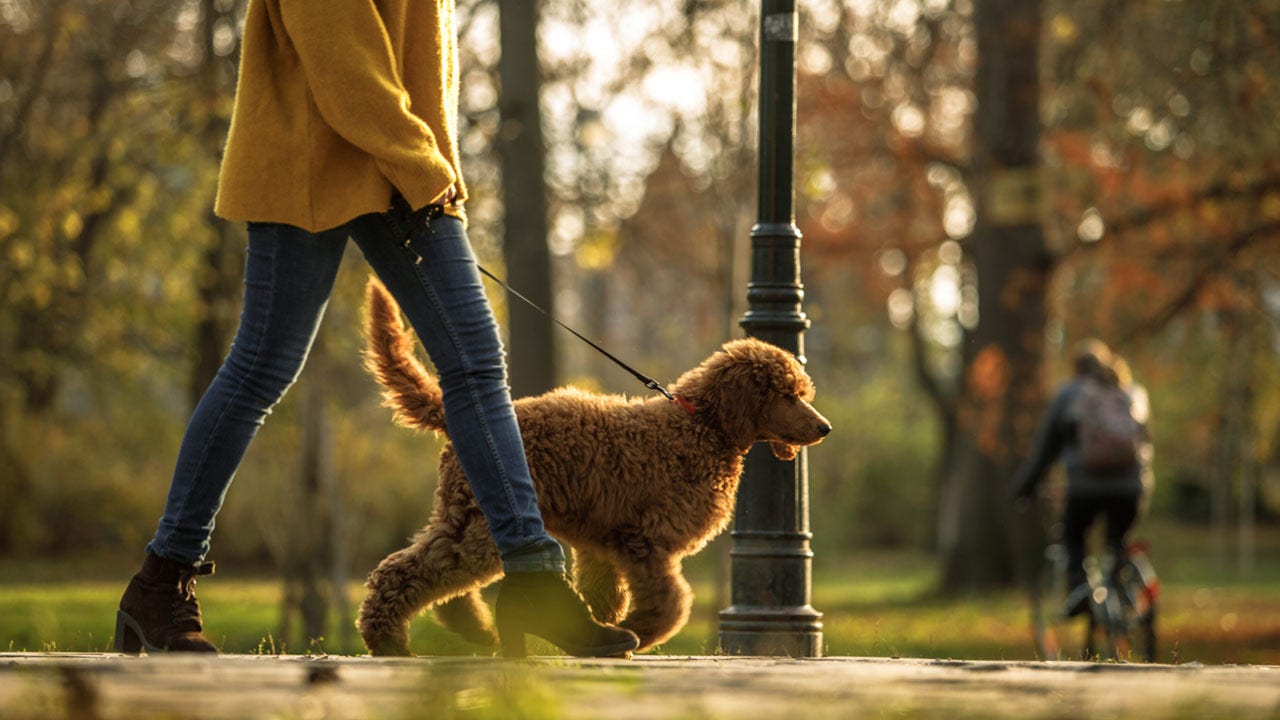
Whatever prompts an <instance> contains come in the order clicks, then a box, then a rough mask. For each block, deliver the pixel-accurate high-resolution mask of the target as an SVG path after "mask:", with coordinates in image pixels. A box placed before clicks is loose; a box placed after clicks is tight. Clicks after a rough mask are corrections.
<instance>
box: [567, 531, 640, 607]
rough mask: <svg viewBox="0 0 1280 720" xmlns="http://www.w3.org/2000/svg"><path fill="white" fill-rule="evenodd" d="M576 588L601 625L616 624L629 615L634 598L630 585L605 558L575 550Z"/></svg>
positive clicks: (574, 575)
mask: <svg viewBox="0 0 1280 720" xmlns="http://www.w3.org/2000/svg"><path fill="white" fill-rule="evenodd" d="M573 585H574V587H576V588H577V590H578V592H579V593H581V594H582V599H583V600H586V601H587V607H589V608H591V615H592V616H593V617H594V618H595V619H596V620H598V621H599V622H601V623H604V624H605V625H616V624H617V623H618V621H619V620H621V619H622V618H623V616H624V615H626V613H627V602H628V600H629V595H630V593H628V592H627V582H626V580H624V579H623V577H622V574H621V573H619V572H618V568H617V567H615V566H614V564H613V563H611V562H609V560H608V558H606V557H605V556H604V555H601V554H599V553H595V552H592V551H590V550H583V549H582V548H576V547H575V548H574V549H573Z"/></svg>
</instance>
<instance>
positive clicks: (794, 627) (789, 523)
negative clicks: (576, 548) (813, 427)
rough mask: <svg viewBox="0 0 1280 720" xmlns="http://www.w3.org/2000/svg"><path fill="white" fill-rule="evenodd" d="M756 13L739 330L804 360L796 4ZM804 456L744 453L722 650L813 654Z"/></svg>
mask: <svg viewBox="0 0 1280 720" xmlns="http://www.w3.org/2000/svg"><path fill="white" fill-rule="evenodd" d="M762 5H763V6H762V8H761V13H760V171H759V175H760V178H759V181H760V186H759V200H758V207H759V209H758V215H757V222H756V224H755V226H754V227H753V228H752V229H751V282H750V284H749V285H748V286H747V302H748V310H747V313H746V315H745V316H743V318H742V320H741V321H740V324H741V325H742V327H743V329H745V330H746V331H747V334H748V335H750V336H752V337H756V338H760V339H761V340H765V341H767V342H771V343H773V344H775V345H778V346H779V347H782V348H786V349H788V350H790V351H791V352H793V353H795V354H796V356H797V357H799V358H800V360H801V361H802V362H803V361H804V337H803V333H804V330H805V328H807V327H809V319H808V318H807V317H805V315H804V312H803V311H802V310H801V309H800V303H801V301H802V300H803V299H804V286H803V285H802V284H801V283H800V230H799V228H797V227H796V224H795V197H794V196H795V193H794V190H793V188H792V174H793V169H792V160H793V155H794V151H793V147H792V144H793V139H794V136H795V114H796V107H795V76H796V71H795V47H796V31H797V28H796V8H795V1H794V0H763V3H762ZM811 537H812V535H811V534H810V532H809V474H808V467H807V463H806V453H805V452H804V451H801V453H800V455H799V456H797V457H796V459H795V460H793V461H789V462H783V461H780V460H778V459H776V458H774V456H773V454H772V453H771V452H770V450H769V447H768V446H767V445H763V444H757V445H756V446H755V447H754V448H752V449H751V452H750V453H749V454H748V455H747V461H746V468H745V470H744V472H743V477H742V485H741V488H740V490H739V491H738V507H737V512H736V515H735V521H734V530H733V549H732V551H731V553H730V555H731V566H730V567H731V575H730V577H731V580H730V583H731V591H730V603H731V604H730V607H729V608H728V609H726V610H723V611H721V613H720V648H721V649H722V650H723V651H724V652H726V653H730V654H735V655H786V656H790V657H819V656H820V655H821V654H822V613H820V612H818V611H817V610H814V609H813V607H812V606H811V605H810V604H809V590H810V582H811V574H812V566H813V551H812V550H811V549H810V547H809V540H810V538H811Z"/></svg>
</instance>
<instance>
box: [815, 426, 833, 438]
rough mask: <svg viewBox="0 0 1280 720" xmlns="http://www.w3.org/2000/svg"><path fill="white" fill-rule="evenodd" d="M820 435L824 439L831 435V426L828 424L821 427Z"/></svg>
mask: <svg viewBox="0 0 1280 720" xmlns="http://www.w3.org/2000/svg"><path fill="white" fill-rule="evenodd" d="M818 434H819V435H821V436H822V437H826V436H827V435H829V434H831V426H830V425H828V424H826V423H823V424H821V425H819V426H818Z"/></svg>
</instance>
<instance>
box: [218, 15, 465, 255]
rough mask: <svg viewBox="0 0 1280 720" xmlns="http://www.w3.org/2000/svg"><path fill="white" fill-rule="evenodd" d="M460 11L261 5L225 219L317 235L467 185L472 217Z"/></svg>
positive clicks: (238, 108) (227, 169) (226, 163)
mask: <svg viewBox="0 0 1280 720" xmlns="http://www.w3.org/2000/svg"><path fill="white" fill-rule="evenodd" d="M453 8H454V0H323V2H320V1H316V0H250V3H249V9H248V13H247V16H246V18H245V29H244V45H243V48H242V56H241V60H240V80H239V85H238V87H237V89H236V102H235V109H234V110H233V112H232V118H231V130H230V132H229V133H228V136H227V147H226V153H225V155H224V156H223V159H222V169H221V173H220V175H219V178H218V198H217V202H216V204H215V210H216V212H217V213H218V215H219V216H221V217H224V218H226V219H229V220H251V221H262V222H282V223H288V224H290V225H296V226H298V227H301V228H304V229H306V230H310V231H312V232H318V231H321V230H327V229H329V228H333V227H337V226H338V225H341V224H343V223H345V222H347V221H348V220H351V219H352V218H355V217H357V216H359V215H364V214H366V213H370V212H380V211H383V210H386V209H387V208H388V207H390V204H391V203H390V201H391V193H392V189H393V187H394V188H395V189H398V190H399V191H400V193H401V194H402V195H404V197H405V199H406V200H408V201H409V203H410V204H411V205H413V207H415V208H417V207H421V206H423V205H426V204H428V203H430V202H431V201H432V200H435V199H437V198H439V197H440V196H441V194H442V193H444V192H445V190H447V189H448V188H449V186H450V185H451V184H456V187H457V193H458V200H457V201H458V205H457V206H456V207H454V208H453V209H452V210H451V212H452V213H453V214H456V215H458V216H462V215H463V213H462V208H461V202H462V200H464V199H465V198H466V187H465V186H464V185H463V182H462V172H461V170H460V169H459V164H458V144H457V121H458V113H457V108H458V63H457V41H456V35H455V31H454V27H453ZM464 219H465V218H464Z"/></svg>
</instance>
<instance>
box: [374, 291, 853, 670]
mask: <svg viewBox="0 0 1280 720" xmlns="http://www.w3.org/2000/svg"><path fill="white" fill-rule="evenodd" d="M367 301H368V318H367V321H366V322H367V327H366V332H367V338H366V339H367V347H366V350H365V366H366V367H367V368H368V369H369V371H370V372H371V373H372V374H373V375H374V376H375V377H376V378H377V380H378V382H379V383H380V384H381V385H382V386H383V388H384V391H383V397H384V398H385V401H386V405H387V406H388V407H391V408H393V409H394V410H395V419H396V422H397V423H399V424H400V425H404V426H406V427H411V428H417V429H421V430H432V431H436V432H444V431H445V419H444V409H443V405H442V402H441V393H440V386H439V384H438V383H437V381H436V379H435V378H434V377H432V376H431V375H430V374H429V373H428V372H427V371H426V369H425V368H424V367H423V365H422V363H421V362H419V360H418V358H417V356H416V354H415V352H414V346H413V343H414V339H413V335H412V334H411V333H410V331H409V330H407V329H406V328H405V326H404V324H403V322H402V321H401V319H400V310H399V307H398V306H397V305H396V304H395V301H394V300H393V299H392V298H391V296H390V295H389V294H388V293H387V291H386V290H385V289H384V288H383V287H382V285H381V284H380V283H378V282H377V281H376V280H374V279H371V280H370V282H369V286H368V298H367ZM669 389H670V391H671V392H672V393H673V394H675V395H676V396H677V397H678V398H681V399H682V402H681V403H675V402H671V401H669V400H667V399H665V398H663V397H659V396H653V397H646V398H631V397H626V396H622V395H601V394H596V393H590V392H586V391H583V390H579V389H576V388H572V387H565V388H560V389H556V390H552V391H551V392H549V393H546V394H545V395H540V396H538V397H532V398H522V399H519V400H517V401H516V402H515V409H516V415H517V418H518V421H519V424H520V431H521V434H522V436H523V439H524V445H525V451H526V453H527V455H528V458H529V469H530V471H531V473H532V475H533V483H534V486H535V488H536V491H537V493H538V507H539V509H540V510H541V512H542V517H543V522H544V523H545V525H546V527H547V530H548V531H549V532H550V533H551V534H552V535H554V536H555V537H556V538H557V539H559V540H560V541H562V542H564V543H566V544H568V545H569V546H570V547H571V548H572V550H573V574H574V578H573V580H574V585H575V587H576V588H577V590H578V592H580V593H581V594H582V596H583V599H584V600H586V602H587V605H588V607H590V609H591V612H592V615H593V616H594V617H595V618H596V619H597V620H598V621H600V622H602V623H606V624H616V625H619V626H621V627H624V628H627V629H629V630H631V631H633V632H635V633H636V635H637V636H639V638H640V647H639V648H638V649H639V650H645V649H648V648H652V647H653V646H655V645H657V644H659V643H661V642H663V641H665V640H667V639H668V638H670V637H671V636H673V635H675V634H676V633H677V632H678V631H679V630H680V629H681V628H682V627H683V626H684V624H685V622H686V621H688V619H689V608H690V606H691V605H692V602H693V593H692V592H691V590H690V588H689V583H688V582H687V581H686V580H685V579H684V576H683V575H682V574H681V562H682V560H683V559H684V558H685V557H686V556H688V555H690V554H692V553H695V552H697V551H698V550H700V549H702V547H703V546H705V545H706V544H707V542H708V541H710V540H711V539H712V538H713V537H715V536H716V535H718V534H719V533H720V532H721V531H722V530H723V529H724V528H725V526H726V525H727V524H728V522H729V519H730V516H731V515H732V513H733V509H734V501H735V496H736V494H737V491H738V480H739V476H740V475H741V472H742V463H743V456H744V455H745V454H746V452H747V451H748V450H749V449H750V448H751V446H752V445H753V444H755V443H757V442H768V443H769V444H770V446H771V447H772V450H773V453H774V455H776V456H777V457H778V458H780V459H782V460H791V459H794V458H795V457H796V454H797V453H798V452H799V448H800V447H801V446H806V445H813V444H816V443H818V442H820V441H821V440H822V439H823V438H824V437H826V435H827V433H829V432H830V431H831V424H830V423H829V422H828V421H827V419H826V418H824V417H823V416H822V415H821V414H819V413H818V411H817V410H815V409H814V408H813V406H812V405H811V404H810V402H811V401H812V400H813V395H814V388H813V383H812V382H811V381H810V379H809V376H808V375H807V374H806V373H805V371H804V368H803V367H802V366H801V364H800V363H799V362H798V361H797V360H796V358H795V356H794V355H792V354H791V353H788V352H786V351H784V350H782V349H779V348H777V347H775V346H773V345H769V344H767V343H764V342H761V341H759V340H753V339H745V340H734V341H732V342H729V343H726V344H725V345H724V346H723V347H722V348H721V349H720V350H718V351H717V352H715V353H714V354H712V355H711V357H709V358H707V359H706V360H705V361H704V362H703V363H702V364H701V365H699V366H698V367H697V368H694V369H693V370H690V371H688V372H686V373H685V374H684V375H682V376H681V377H680V379H678V380H677V381H676V382H675V384H674V385H672V386H671V387H670V388H669ZM501 576H502V562H501V560H500V559H499V557H498V549H497V546H496V545H495V544H494V542H493V539H492V537H491V536H490V534H489V526H488V524H487V523H486V521H485V519H484V516H483V515H482V514H481V513H480V509H479V507H477V505H476V503H475V500H474V499H473V497H472V494H471V489H470V487H469V486H468V485H467V481H466V477H465V476H464V475H463V473H462V469H461V467H460V466H459V464H458V461H457V457H456V456H455V455H454V453H453V449H452V446H451V445H449V444H446V445H445V448H444V450H443V452H442V453H441V458H440V478H439V487H438V488H437V489H436V496H435V506H434V508H433V510H432V513H431V519H430V522H429V524H428V525H427V526H426V527H424V528H423V529H422V530H421V531H419V532H418V533H417V535H416V536H415V537H414V538H413V541H412V544H410V545H409V546H408V547H406V548H404V549H403V550H399V551H397V552H395V553H392V554H391V555H389V556H388V557H387V558H386V559H384V560H383V561H382V563H381V564H379V565H378V567H377V568H376V569H375V570H374V571H373V572H372V573H370V575H369V579H368V581H367V582H366V584H365V585H366V587H367V588H368V590H369V593H368V595H367V596H366V598H365V600H364V603H363V605H362V606H361V608H360V617H359V620H357V622H356V625H357V627H359V628H360V634H361V636H362V637H363V638H364V643H365V646H366V647H367V648H368V649H369V651H370V652H372V653H373V654H374V655H408V654H409V647H408V633H409V622H410V620H412V619H413V618H414V617H415V616H416V615H417V614H418V613H419V612H421V611H422V610H423V609H424V608H427V607H432V608H433V609H434V610H435V613H436V618H437V620H438V621H439V622H440V624H441V625H443V626H444V627H446V628H448V629H450V630H453V631H454V632H457V633H459V634H461V635H462V636H463V637H464V638H466V639H468V640H470V641H472V642H475V643H479V644H484V645H493V644H494V643H495V642H496V635H495V633H494V629H493V619H492V615H491V613H490V611H489V608H488V606H487V605H486V604H485V603H484V602H483V600H482V599H481V597H480V590H481V588H483V587H485V586H486V585H489V584H490V583H492V582H494V581H495V580H498V579H499V578H500V577H501Z"/></svg>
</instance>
